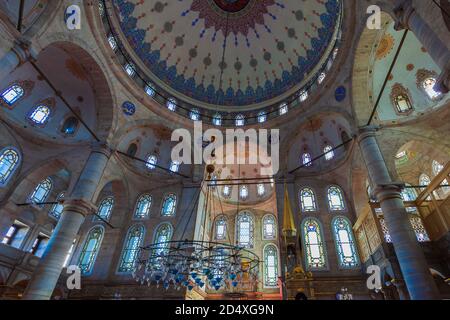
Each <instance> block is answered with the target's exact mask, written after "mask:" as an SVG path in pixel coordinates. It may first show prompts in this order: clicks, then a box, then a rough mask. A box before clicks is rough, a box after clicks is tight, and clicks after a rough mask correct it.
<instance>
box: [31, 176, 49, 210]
mask: <svg viewBox="0 0 450 320" xmlns="http://www.w3.org/2000/svg"><path fill="white" fill-rule="evenodd" d="M52 188H53V182H52V179H50V178H47V179H44V180H42V181H41V182H40V183H39V184H38V185H37V186H36V188H34V191H33V193H32V194H31V196H30V201H31V202H32V203H35V204H38V203H43V202H45V200H47V197H48V195H49V194H50V191H52Z"/></svg>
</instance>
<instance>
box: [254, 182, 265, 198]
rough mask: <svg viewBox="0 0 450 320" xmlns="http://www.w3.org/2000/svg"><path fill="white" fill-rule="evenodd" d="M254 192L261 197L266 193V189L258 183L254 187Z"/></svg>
mask: <svg viewBox="0 0 450 320" xmlns="http://www.w3.org/2000/svg"><path fill="white" fill-rule="evenodd" d="M256 191H257V193H258V196H260V197H262V196H263V195H264V194H265V193H266V187H265V186H264V184H263V183H260V184H258V185H257V186H256Z"/></svg>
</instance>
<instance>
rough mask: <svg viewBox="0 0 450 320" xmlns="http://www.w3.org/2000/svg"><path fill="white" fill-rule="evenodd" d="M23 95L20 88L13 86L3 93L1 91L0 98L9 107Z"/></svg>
mask: <svg viewBox="0 0 450 320" xmlns="http://www.w3.org/2000/svg"><path fill="white" fill-rule="evenodd" d="M24 93H25V91H24V90H23V88H22V87H21V86H19V85H17V84H14V85H12V86H11V87H9V88H8V89H6V90H5V91H3V93H2V95H1V97H2V99H3V100H4V101H5V102H6V103H7V104H8V105H9V106H12V105H13V104H14V103H16V102H17V101H18V100H19V99H20V98H22V97H23V95H24Z"/></svg>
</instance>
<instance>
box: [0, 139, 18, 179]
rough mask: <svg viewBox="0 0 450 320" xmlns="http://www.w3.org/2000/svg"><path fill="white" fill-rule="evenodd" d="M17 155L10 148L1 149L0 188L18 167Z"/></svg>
mask: <svg viewBox="0 0 450 320" xmlns="http://www.w3.org/2000/svg"><path fill="white" fill-rule="evenodd" d="M19 162H20V157H19V153H18V152H17V151H16V150H14V149H11V148H6V149H3V151H2V153H1V154H0V187H3V186H5V185H6V184H7V183H8V181H9V179H10V178H11V177H12V175H13V173H14V171H16V169H17V167H18V166H19Z"/></svg>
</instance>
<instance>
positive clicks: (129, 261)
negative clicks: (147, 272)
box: [118, 225, 145, 272]
mask: <svg viewBox="0 0 450 320" xmlns="http://www.w3.org/2000/svg"><path fill="white" fill-rule="evenodd" d="M144 232H145V229H144V227H143V226H141V225H136V226H133V227H131V228H130V230H128V234H127V237H126V238H125V243H124V246H123V251H122V256H121V258H120V264H119V270H118V271H119V272H132V271H133V269H134V267H135V262H136V259H137V255H138V253H139V248H140V246H141V245H142V241H143V240H144Z"/></svg>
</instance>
